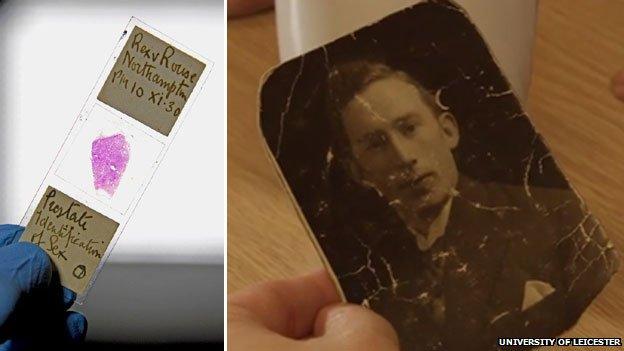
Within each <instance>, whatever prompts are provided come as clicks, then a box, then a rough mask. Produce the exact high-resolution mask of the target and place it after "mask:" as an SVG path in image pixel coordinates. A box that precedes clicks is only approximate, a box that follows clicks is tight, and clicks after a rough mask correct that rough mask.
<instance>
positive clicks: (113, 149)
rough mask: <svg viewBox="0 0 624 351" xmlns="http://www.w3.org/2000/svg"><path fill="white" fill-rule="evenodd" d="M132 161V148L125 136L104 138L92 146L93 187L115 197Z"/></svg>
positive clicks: (117, 135) (97, 140)
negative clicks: (130, 160)
mask: <svg viewBox="0 0 624 351" xmlns="http://www.w3.org/2000/svg"><path fill="white" fill-rule="evenodd" d="M129 159H130V146H129V144H128V142H127V141H126V137H125V136H124V135H123V134H115V135H111V136H102V137H99V138H97V139H95V140H94V141H93V143H92V144H91V166H92V169H93V186H94V187H95V189H96V190H103V191H105V192H106V193H107V194H108V195H109V196H113V195H114V194H115V191H117V187H118V186H119V182H120V180H121V177H122V176H123V174H124V171H125V170H126V166H127V165H128V161H129Z"/></svg>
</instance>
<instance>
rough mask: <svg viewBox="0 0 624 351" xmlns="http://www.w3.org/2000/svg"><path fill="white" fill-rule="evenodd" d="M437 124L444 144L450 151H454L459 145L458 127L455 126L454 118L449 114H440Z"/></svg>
mask: <svg viewBox="0 0 624 351" xmlns="http://www.w3.org/2000/svg"><path fill="white" fill-rule="evenodd" d="M438 122H439V123H440V127H441V128H442V132H443V133H444V139H445V140H446V144H447V145H448V147H449V148H450V149H451V150H453V149H455V148H456V147H457V145H458V144H459V127H458V126H457V121H456V120H455V116H453V114H452V113H450V112H442V114H440V116H438Z"/></svg>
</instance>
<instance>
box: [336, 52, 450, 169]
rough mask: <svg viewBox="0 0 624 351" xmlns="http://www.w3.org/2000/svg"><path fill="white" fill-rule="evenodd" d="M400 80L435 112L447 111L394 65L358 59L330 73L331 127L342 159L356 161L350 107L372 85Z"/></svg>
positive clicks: (337, 151) (339, 66)
mask: <svg viewBox="0 0 624 351" xmlns="http://www.w3.org/2000/svg"><path fill="white" fill-rule="evenodd" d="M391 77H396V78H398V79H401V80H403V81H405V82H406V83H409V84H411V85H413V86H414V87H416V88H417V89H418V91H419V92H420V93H421V96H422V98H423V100H424V101H425V103H426V104H427V106H429V107H430V108H431V110H432V111H433V112H434V113H441V112H442V111H443V109H442V108H441V106H439V105H438V103H437V102H436V99H435V97H434V94H432V93H431V92H430V91H429V90H427V89H425V88H424V87H423V86H422V85H421V84H420V83H419V82H418V81H416V80H415V79H413V78H412V77H411V76H410V75H409V74H407V73H405V72H404V71H401V70H397V69H393V68H391V67H390V66H388V65H386V64H383V63H380V62H373V61H367V60H356V61H349V62H346V63H341V64H338V65H336V66H334V67H333V69H331V70H330V72H329V76H328V78H327V100H326V103H327V108H328V113H329V124H330V126H331V128H332V130H333V132H334V140H335V141H334V146H335V148H336V150H334V152H335V153H336V154H337V156H338V158H339V159H342V160H348V159H352V158H353V154H352V151H351V147H350V145H349V141H348V138H347V135H346V132H345V130H344V126H343V124H342V113H343V110H344V109H345V107H346V106H347V104H349V102H350V101H351V100H353V98H354V97H355V96H356V95H357V94H358V93H360V92H361V91H362V90H364V89H365V88H366V87H367V86H369V85H370V84H372V83H374V82H376V81H379V80H382V79H386V78H391Z"/></svg>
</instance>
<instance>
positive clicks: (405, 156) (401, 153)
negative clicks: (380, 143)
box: [389, 133, 418, 165]
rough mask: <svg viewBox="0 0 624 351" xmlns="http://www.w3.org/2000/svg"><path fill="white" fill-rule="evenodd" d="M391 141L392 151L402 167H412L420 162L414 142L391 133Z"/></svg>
mask: <svg viewBox="0 0 624 351" xmlns="http://www.w3.org/2000/svg"><path fill="white" fill-rule="evenodd" d="M389 141H390V146H391V148H392V151H393V152H394V154H395V155H396V157H397V161H399V163H400V164H401V165H406V164H409V165H412V164H416V162H418V158H417V157H416V151H417V147H416V145H415V144H414V141H413V140H410V139H407V138H406V137H405V136H403V135H401V134H400V133H391V134H390V135H389Z"/></svg>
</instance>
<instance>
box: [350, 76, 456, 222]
mask: <svg viewBox="0 0 624 351" xmlns="http://www.w3.org/2000/svg"><path fill="white" fill-rule="evenodd" d="M342 123H343V125H344V128H345V131H346V134H347V137H348V139H349V143H350V145H351V149H352V152H353V155H354V157H355V161H356V172H358V173H359V177H361V181H363V182H366V183H369V184H372V185H373V186H375V187H376V188H377V189H378V190H379V191H380V192H381V193H382V194H383V196H384V197H385V198H386V199H387V200H388V201H389V202H390V203H392V204H394V205H395V206H397V207H398V208H401V209H404V210H408V209H412V210H416V211H421V210H426V209H432V208H436V207H438V206H440V205H442V204H444V203H445V202H446V200H447V199H448V198H449V196H450V194H451V189H453V188H454V187H455V185H456V183H457V168H456V166H455V160H454V158H453V155H452V153H451V150H452V149H454V148H455V147H456V146H457V143H458V140H459V135H458V130H457V125H456V122H455V119H454V118H453V116H452V115H451V114H449V113H441V114H437V113H435V112H434V111H433V110H432V108H431V107H430V106H429V105H428V104H427V103H426V102H425V100H424V99H423V96H422V94H421V93H420V91H419V90H418V88H417V87H415V86H414V85H412V84H410V83H408V82H406V81H405V80H403V79H401V78H399V77H388V78H384V79H380V80H377V81H375V82H373V83H371V84H369V85H368V86H367V87H365V88H364V89H363V90H362V91H360V93H358V94H357V95H356V96H355V97H354V98H353V99H352V100H351V101H350V102H349V104H347V106H346V107H345V109H344V110H343V113H342Z"/></svg>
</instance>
